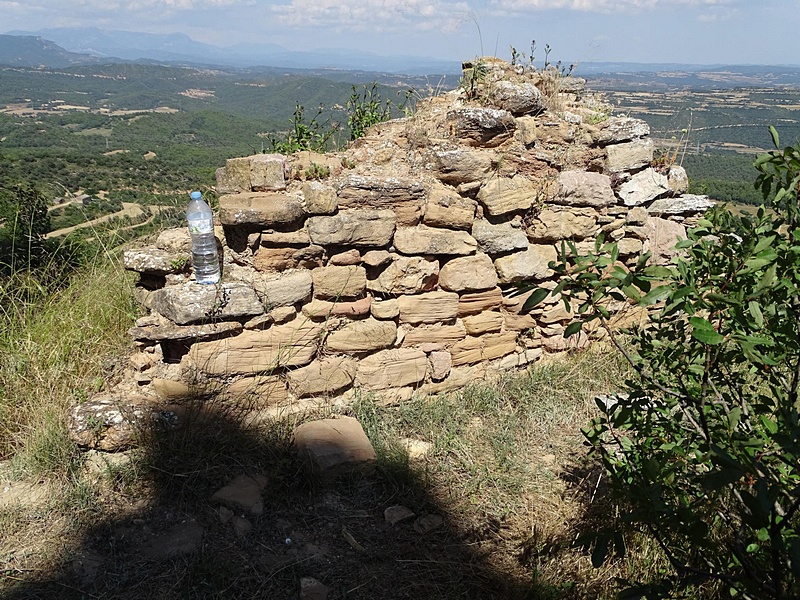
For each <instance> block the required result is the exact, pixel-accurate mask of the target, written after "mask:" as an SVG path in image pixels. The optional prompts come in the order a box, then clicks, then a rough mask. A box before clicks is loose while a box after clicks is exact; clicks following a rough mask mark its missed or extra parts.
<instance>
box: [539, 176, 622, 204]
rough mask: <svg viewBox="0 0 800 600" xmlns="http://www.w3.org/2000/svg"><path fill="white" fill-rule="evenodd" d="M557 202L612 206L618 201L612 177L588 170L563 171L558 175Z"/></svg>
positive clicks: (555, 200)
mask: <svg viewBox="0 0 800 600" xmlns="http://www.w3.org/2000/svg"><path fill="white" fill-rule="evenodd" d="M558 187H559V189H558V195H557V196H556V197H555V198H554V199H553V202H555V203H556V204H566V205H567V206H592V207H595V208H598V207H603V206H610V205H611V204H614V203H615V202H616V198H615V197H614V190H612V189H611V177H609V176H608V175H603V174H602V173H591V172H588V171H563V172H561V173H560V174H559V176H558Z"/></svg>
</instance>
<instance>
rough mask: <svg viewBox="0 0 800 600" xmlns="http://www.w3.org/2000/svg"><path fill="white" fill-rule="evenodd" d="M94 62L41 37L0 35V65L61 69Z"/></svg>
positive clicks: (94, 59)
mask: <svg viewBox="0 0 800 600" xmlns="http://www.w3.org/2000/svg"><path fill="white" fill-rule="evenodd" d="M96 62H98V60H97V59H96V58H95V57H93V56H90V55H87V54H80V53H77V52H69V51H68V50H65V49H64V48H62V47H61V46H59V45H58V44H55V43H54V42H51V41H50V40H46V39H44V38H42V37H38V36H13V35H2V34H0V64H4V65H11V66H16V67H40V66H44V67H50V68H61V67H70V66H75V65H85V64H93V63H96Z"/></svg>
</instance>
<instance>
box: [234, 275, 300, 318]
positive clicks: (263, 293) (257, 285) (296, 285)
mask: <svg viewBox="0 0 800 600" xmlns="http://www.w3.org/2000/svg"><path fill="white" fill-rule="evenodd" d="M245 280H246V281H247V278H246V279H245ZM248 282H249V283H250V285H252V286H253V289H254V290H255V292H256V294H257V295H258V297H259V298H260V299H261V302H262V303H263V304H264V306H265V307H266V308H267V309H268V310H272V309H274V308H276V307H279V306H291V305H293V304H297V303H298V302H305V301H306V300H308V299H309V298H311V272H310V271H306V270H302V269H301V270H298V271H287V272H285V273H280V274H278V275H273V274H269V275H255V276H251V277H250V278H249V281H248Z"/></svg>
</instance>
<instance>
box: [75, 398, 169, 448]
mask: <svg viewBox="0 0 800 600" xmlns="http://www.w3.org/2000/svg"><path fill="white" fill-rule="evenodd" d="M157 418H158V407H157V406H155V405H153V403H152V402H151V401H149V400H148V399H147V398H145V397H143V396H133V397H130V396H128V395H126V394H125V393H123V392H114V391H112V392H107V393H102V394H98V395H96V396H94V397H92V398H90V399H89V400H87V401H86V402H83V403H82V404H79V405H77V406H76V407H75V408H73V409H72V411H71V412H70V413H69V417H68V420H67V429H68V431H69V435H70V437H71V438H72V439H73V440H74V441H75V442H76V443H77V444H78V445H80V446H85V447H88V448H94V449H97V450H104V451H106V452H119V451H121V450H127V449H128V448H132V447H134V446H136V445H137V443H138V441H139V439H140V436H141V433H142V431H143V430H146V429H148V428H151V427H152V426H153V425H154V424H156V422H157Z"/></svg>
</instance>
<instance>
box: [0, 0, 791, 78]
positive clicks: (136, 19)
mask: <svg viewBox="0 0 800 600" xmlns="http://www.w3.org/2000/svg"><path fill="white" fill-rule="evenodd" d="M50 27H100V28H103V29H123V30H128V31H145V32H149V33H172V32H182V33H186V34H188V35H189V36H191V37H192V38H193V39H195V40H197V41H200V42H205V43H209V44H214V45H217V46H228V45H233V44H237V43H240V42H256V43H258V42H271V43H276V44H280V45H282V46H285V47H286V48H289V49H291V50H306V49H309V50H310V49H314V48H324V47H338V48H354V49H358V50H366V51H371V52H373V53H376V54H383V55H397V54H408V55H421V56H432V57H438V58H443V59H455V60H461V59H467V58H472V57H474V56H476V55H478V54H481V53H483V54H496V55H498V56H500V57H503V58H508V57H509V45H514V46H515V47H516V48H517V49H518V50H520V51H525V52H526V53H527V52H528V49H529V47H530V42H531V40H532V39H535V40H536V42H537V45H538V46H539V48H540V50H539V51H538V52H537V56H536V58H537V60H538V59H541V58H543V50H542V48H543V47H544V44H545V43H548V44H550V46H551V47H552V48H553V50H552V53H551V55H550V59H551V60H552V61H553V62H555V61H557V60H562V61H564V62H573V61H579V62H584V63H585V62H593V61H626V62H661V63H664V62H683V63H696V64H711V63H727V64H734V63H736V64H800V55H799V53H798V49H800V43H798V40H799V39H800V0H0V31H3V32H5V31H11V30H16V29H22V30H38V29H42V28H50Z"/></svg>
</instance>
